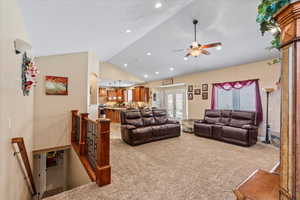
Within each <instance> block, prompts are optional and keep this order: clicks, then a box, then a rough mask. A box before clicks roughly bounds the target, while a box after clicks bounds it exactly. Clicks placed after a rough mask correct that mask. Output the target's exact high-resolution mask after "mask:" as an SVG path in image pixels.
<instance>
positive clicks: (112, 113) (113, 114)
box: [104, 108, 121, 123]
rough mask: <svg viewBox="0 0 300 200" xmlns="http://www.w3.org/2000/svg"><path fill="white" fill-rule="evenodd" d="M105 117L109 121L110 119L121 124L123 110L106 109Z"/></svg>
mask: <svg viewBox="0 0 300 200" xmlns="http://www.w3.org/2000/svg"><path fill="white" fill-rule="evenodd" d="M104 112H105V115H106V118H107V119H110V120H111V122H115V123H120V122H121V110H119V109H111V108H106V109H105V111H104Z"/></svg>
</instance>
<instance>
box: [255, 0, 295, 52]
mask: <svg viewBox="0 0 300 200" xmlns="http://www.w3.org/2000/svg"><path fill="white" fill-rule="evenodd" d="M289 3H291V0H262V1H261V3H260V4H259V5H258V15H257V18H256V21H257V23H258V24H259V25H260V31H261V33H262V35H264V34H265V33H266V32H271V33H272V35H273V37H274V39H273V40H272V41H271V47H269V48H270V49H274V48H275V49H278V50H279V48H280V28H279V26H278V24H277V23H276V22H275V20H274V18H273V15H274V14H275V13H276V12H278V11H279V10H280V9H281V8H283V7H284V6H286V5H288V4H289Z"/></svg>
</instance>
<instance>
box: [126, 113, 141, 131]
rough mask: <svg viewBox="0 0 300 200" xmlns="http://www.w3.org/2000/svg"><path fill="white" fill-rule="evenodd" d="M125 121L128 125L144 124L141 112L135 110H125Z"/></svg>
mask: <svg viewBox="0 0 300 200" xmlns="http://www.w3.org/2000/svg"><path fill="white" fill-rule="evenodd" d="M125 123H126V124H129V125H133V126H135V127H142V126H144V123H143V120H142V116H141V113H140V112H139V111H136V110H132V111H126V112H125Z"/></svg>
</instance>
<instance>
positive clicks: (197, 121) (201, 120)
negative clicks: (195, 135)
mask: <svg viewBox="0 0 300 200" xmlns="http://www.w3.org/2000/svg"><path fill="white" fill-rule="evenodd" d="M194 123H198V124H200V123H205V120H204V119H200V120H196V121H195V122H194Z"/></svg>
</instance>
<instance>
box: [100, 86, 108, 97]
mask: <svg viewBox="0 0 300 200" xmlns="http://www.w3.org/2000/svg"><path fill="white" fill-rule="evenodd" d="M106 96H107V92H106V89H105V88H99V97H106Z"/></svg>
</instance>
